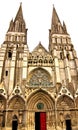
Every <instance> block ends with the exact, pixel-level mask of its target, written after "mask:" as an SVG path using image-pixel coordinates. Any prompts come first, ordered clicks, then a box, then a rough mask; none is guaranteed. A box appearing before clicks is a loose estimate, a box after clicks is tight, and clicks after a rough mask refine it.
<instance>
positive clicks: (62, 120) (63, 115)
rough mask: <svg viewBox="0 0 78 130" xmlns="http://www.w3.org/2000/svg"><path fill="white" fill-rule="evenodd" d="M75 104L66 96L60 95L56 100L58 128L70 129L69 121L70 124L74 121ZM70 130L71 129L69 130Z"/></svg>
mask: <svg viewBox="0 0 78 130" xmlns="http://www.w3.org/2000/svg"><path fill="white" fill-rule="evenodd" d="M74 108H75V104H74V101H73V100H72V99H71V98H70V97H68V96H66V95H62V96H60V98H58V100H57V117H58V118H57V122H58V126H59V127H61V128H63V129H65V128H66V130H68V129H69V127H70V128H71V121H72V124H73V122H74V120H75V111H74ZM67 115H69V116H70V118H68V117H69V116H68V117H67ZM68 126H69V127H68ZM69 130H71V129H69Z"/></svg>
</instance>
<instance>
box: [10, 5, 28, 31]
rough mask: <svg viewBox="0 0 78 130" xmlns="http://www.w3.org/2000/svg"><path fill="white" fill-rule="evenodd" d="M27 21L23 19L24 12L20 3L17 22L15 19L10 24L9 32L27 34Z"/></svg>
mask: <svg viewBox="0 0 78 130" xmlns="http://www.w3.org/2000/svg"><path fill="white" fill-rule="evenodd" d="M25 26H26V25H25V21H24V19H23V12H22V3H20V7H19V9H18V12H17V15H16V17H15V20H14V21H13V19H12V20H11V22H10V26H9V29H8V31H14V32H25V31H26V27H25Z"/></svg>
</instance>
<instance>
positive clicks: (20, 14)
mask: <svg viewBox="0 0 78 130" xmlns="http://www.w3.org/2000/svg"><path fill="white" fill-rule="evenodd" d="M17 20H18V21H21V22H22V21H23V12H22V2H21V3H20V7H19V9H18V12H17V15H16V17H15V21H17Z"/></svg>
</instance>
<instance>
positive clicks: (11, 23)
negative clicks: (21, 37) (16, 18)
mask: <svg viewBox="0 0 78 130" xmlns="http://www.w3.org/2000/svg"><path fill="white" fill-rule="evenodd" d="M12 30H13V19H12V20H11V21H10V25H9V29H8V31H12Z"/></svg>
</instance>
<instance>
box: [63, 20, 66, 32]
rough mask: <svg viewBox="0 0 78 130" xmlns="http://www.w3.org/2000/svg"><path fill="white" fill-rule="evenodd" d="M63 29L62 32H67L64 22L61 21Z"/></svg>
mask: <svg viewBox="0 0 78 130" xmlns="http://www.w3.org/2000/svg"><path fill="white" fill-rule="evenodd" d="M63 30H64V33H66V34H67V28H66V25H65V22H64V21H63Z"/></svg>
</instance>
